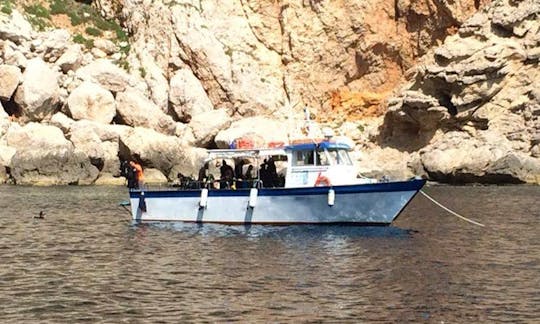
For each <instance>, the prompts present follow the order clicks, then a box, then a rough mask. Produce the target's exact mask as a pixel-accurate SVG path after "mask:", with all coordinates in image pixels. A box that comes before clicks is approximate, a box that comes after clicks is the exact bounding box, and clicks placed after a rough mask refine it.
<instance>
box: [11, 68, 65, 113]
mask: <svg viewBox="0 0 540 324" xmlns="http://www.w3.org/2000/svg"><path fill="white" fill-rule="evenodd" d="M22 80H23V81H22V84H21V85H19V87H18V88H17V91H16V92H15V102H16V103H17V104H18V105H19V106H20V107H21V109H22V118H23V119H26V120H29V121H40V120H42V119H44V118H45V117H49V116H51V115H52V114H53V113H55V112H56V110H57V106H58V103H59V95H60V87H59V86H58V79H57V74H56V73H55V72H54V71H52V70H51V69H50V68H49V66H48V65H47V63H45V62H44V61H43V60H42V59H40V58H35V59H31V60H29V61H28V64H27V66H26V70H25V71H24V74H23V77H22Z"/></svg>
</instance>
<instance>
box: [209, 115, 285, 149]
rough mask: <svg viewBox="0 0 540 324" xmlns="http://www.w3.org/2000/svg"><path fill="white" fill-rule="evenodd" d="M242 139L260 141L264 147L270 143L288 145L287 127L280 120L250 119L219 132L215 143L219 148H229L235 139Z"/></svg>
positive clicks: (237, 122)
mask: <svg viewBox="0 0 540 324" xmlns="http://www.w3.org/2000/svg"><path fill="white" fill-rule="evenodd" d="M242 137H247V138H250V137H251V138H254V139H260V140H261V141H262V142H263V143H261V144H263V145H268V143H270V142H282V143H287V141H288V139H287V126H286V123H285V122H283V121H279V120H274V119H269V118H266V117H248V118H244V119H241V120H238V121H235V122H233V123H232V124H231V126H230V127H229V128H227V129H225V130H222V131H221V132H219V133H218V134H217V136H216V138H215V140H214V141H215V143H216V145H217V147H218V148H229V145H230V144H231V143H232V142H233V141H234V140H235V139H238V138H242Z"/></svg>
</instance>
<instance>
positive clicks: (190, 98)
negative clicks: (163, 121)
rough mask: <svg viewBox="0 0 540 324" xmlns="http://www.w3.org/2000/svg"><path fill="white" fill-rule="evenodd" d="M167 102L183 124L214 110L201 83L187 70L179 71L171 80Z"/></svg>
mask: <svg viewBox="0 0 540 324" xmlns="http://www.w3.org/2000/svg"><path fill="white" fill-rule="evenodd" d="M169 102H170V104H171V106H172V108H173V110H174V112H175V113H176V115H177V116H178V118H179V119H180V120H182V121H184V122H189V121H190V120H191V118H192V117H193V116H195V115H198V114H201V113H204V112H208V111H211V110H213V109H214V107H213V105H212V102H211V101H210V99H209V98H208V95H207V94H206V91H205V90H204V88H203V86H202V85H201V82H200V81H199V80H198V79H197V78H196V77H195V76H194V75H193V73H192V72H191V70H189V69H182V70H179V71H177V72H176V73H175V74H174V76H173V77H172V78H171V82H170V92H169Z"/></svg>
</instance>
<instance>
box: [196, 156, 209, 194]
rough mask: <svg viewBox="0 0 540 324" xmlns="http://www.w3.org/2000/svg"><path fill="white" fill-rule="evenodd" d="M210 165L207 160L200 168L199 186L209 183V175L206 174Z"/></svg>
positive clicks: (202, 186)
mask: <svg viewBox="0 0 540 324" xmlns="http://www.w3.org/2000/svg"><path fill="white" fill-rule="evenodd" d="M208 167H209V165H208V162H206V163H205V164H204V165H203V166H202V168H201V169H200V170H199V176H198V177H197V184H198V186H199V188H204V187H206V185H207V181H208V175H207V174H206V172H207V171H208Z"/></svg>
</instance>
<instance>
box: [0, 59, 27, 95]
mask: <svg viewBox="0 0 540 324" xmlns="http://www.w3.org/2000/svg"><path fill="white" fill-rule="evenodd" d="M21 79H22V73H21V70H20V69H19V68H18V67H16V66H13V65H0V84H1V85H2V86H1V87H0V98H1V99H3V100H9V99H10V98H11V96H13V93H15V90H16V89H17V87H18V86H19V83H20V82H21Z"/></svg>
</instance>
